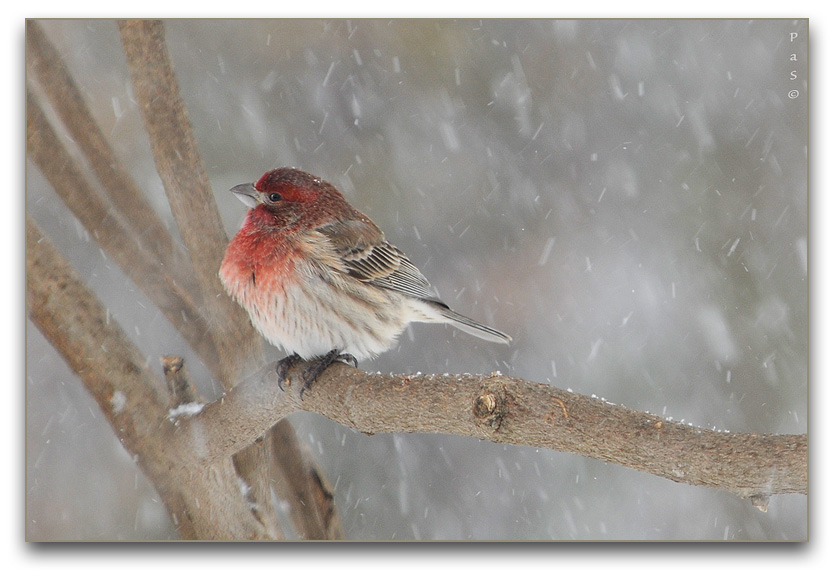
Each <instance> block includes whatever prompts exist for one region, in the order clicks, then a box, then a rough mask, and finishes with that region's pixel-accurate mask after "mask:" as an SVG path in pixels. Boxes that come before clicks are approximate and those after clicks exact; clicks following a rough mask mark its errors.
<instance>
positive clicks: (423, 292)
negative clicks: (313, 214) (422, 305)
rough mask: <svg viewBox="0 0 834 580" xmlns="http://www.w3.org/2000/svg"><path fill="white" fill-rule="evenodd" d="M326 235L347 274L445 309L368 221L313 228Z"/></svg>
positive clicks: (427, 283)
mask: <svg viewBox="0 0 834 580" xmlns="http://www.w3.org/2000/svg"><path fill="white" fill-rule="evenodd" d="M317 230H318V231H319V232H321V233H322V234H324V235H325V236H327V238H328V239H329V240H330V242H331V244H332V246H333V249H334V250H335V251H336V252H337V254H338V255H339V258H340V260H341V262H342V264H343V265H344V267H345V269H346V272H347V274H348V275H350V276H352V277H354V278H356V279H357V280H361V281H363V282H366V283H368V284H371V285H373V286H377V287H379V288H386V289H388V290H395V291H397V292H402V293H403V294H405V295H407V296H411V297H413V298H418V299H420V300H428V301H430V302H436V303H438V304H441V305H443V306H445V304H443V303H442V302H440V301H439V300H438V299H437V297H436V296H435V295H434V294H433V293H432V291H431V286H430V284H429V281H428V280H427V279H426V277H425V276H423V274H422V273H421V272H420V270H418V269H417V266H415V265H414V264H412V263H411V261H410V260H409V259H408V257H406V255H405V254H404V253H403V252H401V251H400V250H399V249H397V248H396V247H395V246H393V245H391V244H390V243H389V242H388V241H387V240H386V239H385V236H384V235H383V234H382V232H381V231H380V229H379V228H378V227H376V226H375V225H374V224H373V223H371V222H370V221H365V220H345V221H340V222H335V223H331V224H327V225H324V226H321V227H319V228H317Z"/></svg>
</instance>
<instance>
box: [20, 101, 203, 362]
mask: <svg viewBox="0 0 834 580" xmlns="http://www.w3.org/2000/svg"><path fill="white" fill-rule="evenodd" d="M26 153H27V155H28V156H29V158H30V159H32V161H33V162H34V163H35V165H37V166H38V168H39V169H40V170H41V172H42V173H43V175H44V176H45V177H46V179H47V180H48V181H49V183H50V184H51V185H52V187H53V188H54V189H55V191H56V193H57V194H58V195H59V196H60V197H61V199H62V200H63V201H64V203H66V204H67V207H69V209H70V211H72V213H73V214H74V215H75V217H76V218H78V221H80V222H81V224H82V225H83V226H84V227H85V228H86V229H87V231H88V232H90V233H91V234H92V235H93V237H94V238H95V239H96V242H97V243H98V245H99V246H101V249H102V250H104V251H105V252H107V254H108V255H109V256H110V258H111V259H112V260H113V261H114V262H115V263H116V265H118V266H119V268H120V269H121V270H122V272H124V273H125V275H126V276H128V277H129V278H130V279H131V280H132V281H133V283H134V284H136V286H137V287H139V289H140V290H141V291H142V292H143V293H144V294H145V296H147V297H148V298H149V299H150V300H151V301H153V303H154V304H156V305H157V307H158V308H159V309H160V311H162V313H163V314H164V315H165V317H166V318H167V319H168V320H169V321H170V322H171V324H172V325H173V326H174V328H176V329H177V330H178V331H179V332H180V333H181V334H182V336H183V337H184V338H185V339H186V340H187V341H188V343H189V344H190V345H191V347H192V348H193V349H194V351H195V352H196V353H197V354H198V355H199V356H200V358H201V359H202V360H203V361H205V363H206V364H207V365H208V366H209V368H213V366H216V364H217V363H216V361H217V351H216V350H215V348H214V345H213V344H212V343H211V341H210V340H207V338H208V336H207V334H208V325H207V323H206V320H205V319H204V318H203V316H202V315H201V314H200V312H199V307H198V306H197V305H196V304H195V303H194V302H193V301H192V296H191V295H190V293H189V292H187V291H186V290H185V289H184V287H183V286H181V285H180V284H179V283H178V282H177V279H178V275H179V272H177V271H175V270H172V269H170V267H169V265H168V264H166V263H164V262H160V261H159V259H158V258H157V257H155V256H153V255H151V254H150V253H149V252H148V251H147V250H145V249H144V248H143V247H142V246H141V245H140V244H139V243H138V242H137V240H136V238H135V237H134V236H133V235H132V234H131V232H130V229H129V228H128V226H127V224H126V220H125V219H124V218H123V217H122V216H121V215H120V214H118V213H114V212H112V211H111V208H110V207H109V205H110V204H109V203H108V202H107V199H106V198H105V197H104V196H102V195H101V194H99V192H98V191H97V190H96V189H95V188H94V187H93V186H92V185H91V184H90V183H89V182H88V181H87V180H86V179H85V178H84V176H83V175H82V173H81V171H80V169H79V168H78V167H77V165H76V163H75V161H74V160H73V159H72V157H70V155H69V153H68V152H67V151H66V149H65V148H64V147H63V145H62V144H61V142H60V140H59V139H58V136H57V135H56V134H55V131H54V130H53V129H52V127H51V126H50V124H49V122H48V121H47V119H46V115H44V113H43V111H42V110H41V107H40V105H39V104H38V102H37V101H36V100H35V98H34V97H33V95H32V93H31V92H29V91H27V92H26Z"/></svg>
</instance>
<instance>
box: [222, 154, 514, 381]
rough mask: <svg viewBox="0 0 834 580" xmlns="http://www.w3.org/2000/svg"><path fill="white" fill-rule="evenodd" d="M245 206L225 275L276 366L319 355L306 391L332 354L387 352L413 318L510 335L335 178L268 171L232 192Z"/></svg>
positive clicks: (352, 358)
mask: <svg viewBox="0 0 834 580" xmlns="http://www.w3.org/2000/svg"><path fill="white" fill-rule="evenodd" d="M230 191H231V192H232V193H233V194H234V195H235V196H236V197H237V198H238V199H240V201H242V202H243V203H244V204H246V205H247V206H248V207H249V208H250V209H249V210H248V212H247V214H246V217H245V219H244V221H243V224H242V226H241V227H240V229H239V231H238V232H237V233H236V235H235V236H234V237H233V238H232V240H231V241H230V242H229V245H228V246H227V248H226V253H225V256H224V258H223V261H222V264H221V266H220V272H219V274H220V279H221V281H222V284H223V287H224V288H225V290H226V292H227V293H228V294H229V296H231V297H232V299H234V300H235V301H236V302H237V303H238V304H239V305H240V306H241V307H243V309H244V310H245V311H246V312H247V313H248V314H249V318H250V320H251V321H252V325H253V326H254V327H255V329H256V330H257V331H258V332H259V333H260V334H261V335H263V337H264V338H266V340H267V341H269V342H270V343H271V344H273V345H275V346H277V347H278V348H280V349H283V350H285V351H287V352H289V353H291V354H290V355H289V356H287V357H286V358H285V359H282V360H281V361H280V362H279V365H278V367H277V371H278V373H279V375H280V376H281V381H280V382H281V383H283V381H284V378H285V376H286V372H287V370H288V369H289V367H290V366H291V365H292V364H293V363H295V362H297V361H299V360H305V361H316V362H317V364H316V365H315V366H313V367H311V368H310V369H308V371H309V372H307V371H305V373H306V374H305V381H306V382H305V385H304V387H303V388H302V394H303V391H304V390H306V389H307V388H309V386H310V385H311V384H312V382H313V381H315V378H316V377H317V376H318V375H319V374H320V373H321V372H322V371H323V370H324V369H325V368H327V367H328V366H329V365H330V364H332V363H333V362H335V361H336V360H341V361H343V362H349V363H352V364H354V365H355V366H358V361H359V360H364V359H368V358H372V357H374V356H376V355H378V354H380V353H383V352H385V351H387V350H389V349H391V348H392V347H393V346H394V345H395V344H396V341H397V338H398V337H399V335H400V334H401V333H402V331H403V330H404V329H405V328H406V326H408V324H409V323H411V322H428V323H446V324H451V325H452V326H454V327H456V328H458V329H460V330H463V331H464V332H467V333H469V334H471V335H474V336H476V337H478V338H481V339H484V340H487V341H491V342H497V343H505V344H508V343H509V342H510V341H511V340H512V338H511V337H510V336H509V335H507V334H505V333H503V332H501V331H499V330H496V329H494V328H491V327H489V326H487V325H485V324H481V323H480V322H477V321H475V320H473V319H471V318H469V317H467V316H464V315H462V314H459V313H458V312H455V311H454V310H452V309H451V308H450V307H449V306H448V305H446V304H445V303H444V302H442V301H441V300H440V298H439V297H438V296H437V295H436V294H435V293H434V292H433V291H432V288H431V285H430V284H429V281H428V279H427V278H426V277H425V276H424V275H423V274H422V273H421V272H420V270H419V269H418V268H417V267H416V266H415V265H414V264H413V263H412V262H411V260H409V259H408V257H407V256H406V255H405V254H404V253H403V252H402V251H400V250H399V249H398V248H397V247H395V246H394V245H392V244H391V243H390V242H389V241H388V240H387V239H386V237H385V235H384V234H383V232H382V230H381V229H380V228H379V227H377V225H376V224H375V223H374V222H373V221H372V220H371V219H370V218H369V217H368V216H366V215H365V214H363V213H362V212H360V211H359V210H357V209H356V208H354V207H353V206H352V205H351V204H350V203H349V202H348V201H347V200H346V199H345V197H344V196H343V195H342V193H341V192H339V190H338V189H336V188H335V187H334V186H333V185H331V184H330V183H327V182H326V181H324V180H323V179H321V178H320V177H316V176H315V175H312V174H310V173H307V172H305V171H302V170H300V169H296V168H294V167H282V168H279V169H273V170H270V171H267V172H266V173H264V174H263V176H262V177H261V178H260V179H258V180H257V181H255V182H253V183H242V184H240V185H236V186H234V187H232V188H231V190H230Z"/></svg>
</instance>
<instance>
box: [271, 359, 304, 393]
mask: <svg viewBox="0 0 834 580" xmlns="http://www.w3.org/2000/svg"><path fill="white" fill-rule="evenodd" d="M300 360H301V357H300V356H298V355H297V354H295V353H292V354H291V355H290V356H285V357H284V358H282V359H281V360H279V361H278V364H276V365H275V372H276V373H278V386H279V387H281V390H282V391H283V390H284V381H285V380H287V373H288V372H289V371H290V368H291V367H292V365H294V364H295V363H297V362H298V361H300Z"/></svg>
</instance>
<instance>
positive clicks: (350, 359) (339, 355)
mask: <svg viewBox="0 0 834 580" xmlns="http://www.w3.org/2000/svg"><path fill="white" fill-rule="evenodd" d="M296 356H297V355H296ZM287 358H289V357H287ZM336 361H339V362H343V363H345V364H352V365H353V366H354V367H356V368H359V362H358V361H357V360H356V357H355V356H353V355H352V354H350V353H346V352H345V353H343V352H339V350H338V349H335V348H334V349H333V350H331V351H330V352H328V353H327V354H326V355H324V356H323V357H321V358H318V359H316V360H315V361H313V362H312V363H311V364H310V365H309V366H308V367H307V368H306V369H304V372H302V373H301V377H302V378H303V379H304V386H302V387H301V393H299V396H300V397H301V398H302V399H303V398H304V391H306V390H307V389H309V388H310V387H311V386H312V385H313V383H314V382H316V379H318V378H319V375H320V374H321V373H323V372H324V371H325V370H326V369H327V367H329V366H330V365H332V364H333V363H334V362H336Z"/></svg>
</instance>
